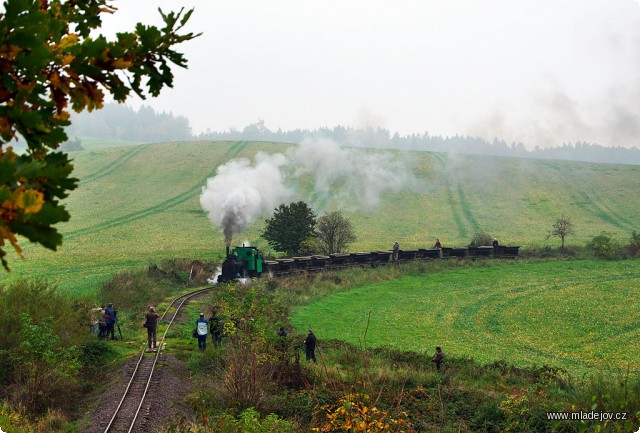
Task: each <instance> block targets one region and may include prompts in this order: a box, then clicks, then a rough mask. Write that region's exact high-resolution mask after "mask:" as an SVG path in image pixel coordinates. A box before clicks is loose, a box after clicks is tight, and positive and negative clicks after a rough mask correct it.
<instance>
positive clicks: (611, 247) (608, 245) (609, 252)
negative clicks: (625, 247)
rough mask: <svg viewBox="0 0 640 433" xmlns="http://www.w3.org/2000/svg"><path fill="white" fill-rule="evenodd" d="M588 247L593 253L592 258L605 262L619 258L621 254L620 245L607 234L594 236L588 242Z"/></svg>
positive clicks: (602, 233)
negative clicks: (604, 260)
mask: <svg viewBox="0 0 640 433" xmlns="http://www.w3.org/2000/svg"><path fill="white" fill-rule="evenodd" d="M588 247H589V249H590V250H591V251H593V255H594V256H596V257H598V258H600V259H606V260H612V259H616V258H619V257H620V256H621V252H622V251H621V250H622V249H621V247H620V244H619V243H618V242H617V241H616V240H615V239H613V237H612V234H611V233H608V232H601V233H600V234H599V235H598V236H595V237H594V238H593V239H592V240H591V242H589V244H588Z"/></svg>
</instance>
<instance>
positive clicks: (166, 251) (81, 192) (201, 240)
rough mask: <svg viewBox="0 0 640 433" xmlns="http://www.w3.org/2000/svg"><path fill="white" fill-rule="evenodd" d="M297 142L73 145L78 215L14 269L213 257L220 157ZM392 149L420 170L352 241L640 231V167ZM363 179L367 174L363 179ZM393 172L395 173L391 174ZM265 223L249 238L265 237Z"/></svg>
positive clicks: (82, 270)
mask: <svg viewBox="0 0 640 433" xmlns="http://www.w3.org/2000/svg"><path fill="white" fill-rule="evenodd" d="M288 147H289V145H285V144H277V143H264V142H185V143H161V144H144V145H137V146H126V147H109V148H100V147H99V146H97V145H96V146H93V150H87V151H83V152H77V153H74V154H73V157H74V160H75V163H76V171H75V175H76V176H77V177H78V178H80V180H81V182H80V186H79V188H78V189H77V190H76V191H74V192H73V193H72V194H71V196H70V197H69V198H68V199H67V204H68V208H69V210H70V212H71V215H72V220H71V221H70V222H69V223H67V224H62V225H60V227H59V228H60V230H61V231H62V232H63V234H64V235H65V238H64V245H63V247H62V248H61V249H60V251H59V252H56V253H54V252H50V251H47V250H44V249H42V248H39V247H38V248H34V247H33V246H32V245H28V243H27V242H26V241H23V247H24V250H25V255H26V257H27V260H25V261H19V260H18V259H17V258H16V257H15V255H13V254H12V253H10V254H11V255H10V263H11V265H12V269H13V271H12V272H11V274H10V275H3V279H4V280H15V279H17V278H21V277H46V278H49V279H51V280H53V281H56V282H58V283H59V284H60V286H61V287H62V288H64V289H66V290H69V291H72V292H74V293H76V294H79V293H86V294H88V295H89V296H91V295H92V294H93V293H94V291H95V289H96V287H97V285H98V284H100V283H101V282H102V281H104V280H105V279H106V278H107V277H108V276H109V275H110V274H112V273H113V272H115V271H117V270H123V269H128V268H139V267H142V266H145V265H148V264H149V263H151V262H153V261H158V260H161V259H163V258H171V257H190V258H202V259H213V258H216V257H220V256H221V254H222V252H223V248H224V242H223V238H222V235H221V234H220V232H219V231H218V230H217V229H214V228H213V227H212V226H211V224H210V222H209V221H208V219H207V218H206V215H205V214H204V212H203V211H202V210H201V208H200V205H199V200H198V197H199V194H200V192H201V190H202V187H203V186H204V185H205V182H206V179H207V178H208V177H211V176H213V175H214V174H215V172H216V169H217V167H219V166H220V165H221V164H223V163H225V162H227V161H229V160H231V159H233V158H237V157H248V158H253V156H254V155H255V153H256V152H257V151H266V152H281V151H284V150H285V149H286V148H288ZM357 152H362V153H363V154H367V153H369V152H383V153H384V152H389V155H390V156H391V155H393V156H394V157H396V158H402V159H403V160H404V161H405V162H406V166H407V170H412V171H413V172H414V173H415V176H416V178H417V182H415V183H414V187H413V188H412V189H407V190H405V191H402V192H400V193H397V194H395V193H394V194H391V193H389V194H386V195H385V196H384V197H382V200H381V203H380V206H379V207H377V208H376V209H374V210H372V211H368V212H365V211H362V210H353V211H350V212H348V213H347V216H349V218H351V220H352V222H353V223H354V225H355V227H356V231H357V235H358V241H357V242H356V243H355V244H354V245H353V246H352V249H353V250H375V249H388V248H390V246H391V244H392V243H393V241H394V240H398V241H399V242H400V245H401V247H402V248H411V247H422V246H427V245H431V244H432V243H433V240H434V239H435V238H436V237H438V238H440V240H441V241H442V242H443V245H445V246H447V245H449V246H451V245H466V244H467V243H468V242H469V240H470V238H471V236H473V234H474V233H475V232H477V231H487V232H489V233H491V234H492V235H494V236H496V237H497V238H498V239H500V241H501V243H503V244H518V245H521V246H522V247H529V246H541V245H546V244H548V245H554V246H555V245H557V244H558V242H557V240H555V239H551V240H549V241H546V240H545V234H546V232H547V231H548V230H549V228H550V227H551V224H552V223H553V221H554V220H555V219H556V218H557V217H558V216H559V215H560V214H562V213H566V214H568V215H570V216H571V217H572V218H573V220H574V223H575V227H576V235H575V236H573V237H570V238H568V240H567V242H568V245H571V244H584V243H586V242H587V241H588V240H589V239H590V238H591V237H593V236H594V235H596V234H598V233H600V232H601V231H603V230H604V231H608V232H611V233H613V234H614V235H615V236H616V237H618V238H619V239H620V240H626V239H627V238H628V237H629V234H630V232H631V231H632V230H640V224H639V222H640V206H639V205H640V199H639V198H638V194H637V191H638V190H640V167H639V166H630V165H629V166H627V165H609V164H591V163H576V162H566V161H562V162H561V161H546V160H545V161H542V160H531V159H515V158H505V157H479V156H471V155H452V154H440V153H430V152H417V151H406V152H402V151H397V150H394V151H381V150H369V149H358V150H357ZM363 181H364V180H363ZM383 181H386V180H385V179H383ZM297 190H298V191H300V196H301V198H302V199H305V200H307V201H309V202H310V203H311V204H312V205H313V206H314V207H315V208H316V210H317V211H318V213H322V212H323V211H325V210H333V209H339V208H341V205H343V204H344V203H338V202H336V200H335V197H339V196H340V194H339V191H330V194H328V195H326V196H319V195H318V194H315V193H312V190H313V188H312V187H311V185H309V184H308V182H307V183H302V184H301V185H297ZM261 228H262V223H258V224H256V225H254V226H253V227H251V228H250V229H249V230H248V231H247V232H246V233H245V235H244V236H243V239H241V240H238V242H241V241H242V240H247V241H249V242H251V243H252V244H257V245H259V246H264V241H263V240H261V239H260V238H259V232H260V230H261Z"/></svg>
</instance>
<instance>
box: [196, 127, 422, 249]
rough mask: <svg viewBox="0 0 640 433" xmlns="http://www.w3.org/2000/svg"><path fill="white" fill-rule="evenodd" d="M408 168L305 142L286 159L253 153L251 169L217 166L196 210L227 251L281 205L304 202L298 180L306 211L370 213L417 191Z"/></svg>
mask: <svg viewBox="0 0 640 433" xmlns="http://www.w3.org/2000/svg"><path fill="white" fill-rule="evenodd" d="M407 165H408V164H407V163H406V162H405V161H403V160H401V159H399V158H394V157H391V156H390V153H389V152H378V151H373V150H368V151H366V152H364V151H362V149H353V148H345V147H342V146H340V145H339V144H338V143H336V142H335V141H332V140H328V139H317V140H316V139H307V140H304V141H303V142H302V143H301V144H300V145H298V146H296V147H294V148H292V149H290V150H289V151H288V152H286V153H285V154H282V153H277V154H272V155H268V154H265V153H258V154H257V155H256V158H255V162H254V164H251V162H250V161H249V160H247V159H237V160H232V161H230V162H228V163H226V164H224V165H222V166H220V168H218V171H217V173H216V176H215V177H212V178H210V179H208V180H207V186H206V187H205V188H203V191H202V194H201V196H200V204H201V206H202V208H203V209H204V210H205V211H206V212H207V214H208V217H209V219H210V221H211V223H212V224H213V225H214V227H219V228H220V230H221V231H222V233H223V234H224V237H225V242H226V244H227V245H230V244H231V241H232V239H233V238H234V236H236V235H238V234H241V233H243V232H244V230H245V229H246V228H247V227H249V226H250V225H252V224H253V223H255V222H256V220H257V219H258V218H260V217H264V216H268V215H270V214H271V212H273V209H274V208H276V207H277V206H278V205H279V204H280V203H284V202H286V201H287V200H292V199H297V200H300V199H302V200H305V201H307V202H308V201H309V199H308V198H305V197H302V198H300V196H301V194H300V193H299V192H296V189H295V185H296V184H297V183H299V181H300V179H301V178H302V177H305V178H309V177H310V178H311V179H312V180H313V189H314V199H313V202H312V203H310V205H311V206H314V203H328V202H331V203H332V205H333V206H334V207H336V208H339V209H343V210H349V211H354V210H357V209H362V210H365V211H371V210H373V209H375V208H376V207H377V206H378V205H379V203H380V199H381V196H382V195H383V194H384V193H385V192H389V191H390V192H399V191H401V190H403V189H413V188H415V187H416V186H417V185H418V183H417V181H416V179H415V176H414V175H413V174H412V172H411V170H410V169H409V168H408V167H407ZM316 210H317V209H316Z"/></svg>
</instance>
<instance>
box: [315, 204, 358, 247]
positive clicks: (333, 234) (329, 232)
mask: <svg viewBox="0 0 640 433" xmlns="http://www.w3.org/2000/svg"><path fill="white" fill-rule="evenodd" d="M316 239H317V240H318V245H319V246H320V249H321V250H322V252H323V253H324V254H333V253H340V252H343V251H345V250H346V249H347V246H348V245H349V244H350V243H351V242H353V241H355V240H356V235H355V233H354V231H353V225H352V224H351V221H349V220H348V219H346V218H345V217H344V216H343V215H342V213H341V212H331V213H329V214H326V215H323V216H321V217H320V218H318V223H317V228H316Z"/></svg>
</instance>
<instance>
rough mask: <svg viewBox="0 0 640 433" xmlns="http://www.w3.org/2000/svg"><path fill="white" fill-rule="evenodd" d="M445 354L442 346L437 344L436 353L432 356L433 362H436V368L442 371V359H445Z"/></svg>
mask: <svg viewBox="0 0 640 433" xmlns="http://www.w3.org/2000/svg"><path fill="white" fill-rule="evenodd" d="M444 357H445V354H444V352H443V351H442V348H441V347H440V346H436V353H434V354H433V358H431V362H433V363H434V364H436V369H437V370H438V371H440V364H442V360H443V359H444Z"/></svg>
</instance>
